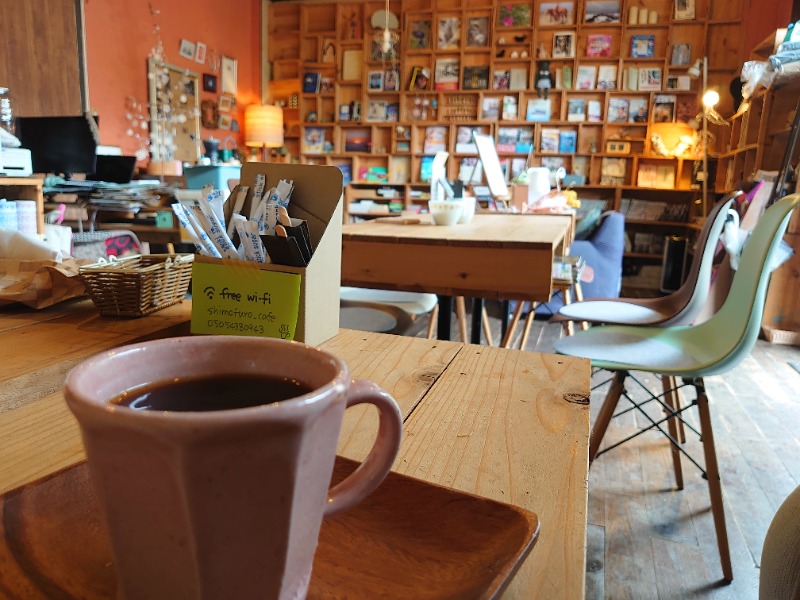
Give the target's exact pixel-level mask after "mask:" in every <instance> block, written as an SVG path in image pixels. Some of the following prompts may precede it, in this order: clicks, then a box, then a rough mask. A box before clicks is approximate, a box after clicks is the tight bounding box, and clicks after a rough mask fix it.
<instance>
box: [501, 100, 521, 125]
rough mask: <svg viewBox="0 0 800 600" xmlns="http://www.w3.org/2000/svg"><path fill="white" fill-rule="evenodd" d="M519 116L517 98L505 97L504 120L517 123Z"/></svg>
mask: <svg viewBox="0 0 800 600" xmlns="http://www.w3.org/2000/svg"><path fill="white" fill-rule="evenodd" d="M517 114H518V113H517V97H516V96H503V120H504V121H516V120H517Z"/></svg>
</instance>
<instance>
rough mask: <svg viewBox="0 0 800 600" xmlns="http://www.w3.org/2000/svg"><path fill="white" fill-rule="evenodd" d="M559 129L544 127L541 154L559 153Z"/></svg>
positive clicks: (540, 147) (540, 143) (540, 145)
mask: <svg viewBox="0 0 800 600" xmlns="http://www.w3.org/2000/svg"><path fill="white" fill-rule="evenodd" d="M558 133H559V131H558V129H553V128H552V127H542V139H541V140H540V141H539V152H558Z"/></svg>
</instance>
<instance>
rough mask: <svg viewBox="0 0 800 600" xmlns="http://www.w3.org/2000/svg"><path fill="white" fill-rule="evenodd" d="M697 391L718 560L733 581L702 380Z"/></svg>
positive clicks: (709, 420)
mask: <svg viewBox="0 0 800 600" xmlns="http://www.w3.org/2000/svg"><path fill="white" fill-rule="evenodd" d="M694 385H695V388H696V389H697V410H698V412H699V413H700V434H701V436H702V438H703V454H704V455H705V459H706V478H707V479H708V493H709V496H711V514H712V515H713V517H714V528H715V529H716V531H717V546H718V547H719V560H720V563H722V575H723V577H724V578H725V580H726V581H733V567H732V566H731V553H730V548H729V546H728V529H727V527H726V526H725V508H724V507H723V505H722V484H721V482H720V477H719V467H718V466H717V452H716V450H715V448H714V432H713V431H712V429H711V412H710V411H709V409H708V396H707V395H706V390H705V385H704V384H703V380H702V379H698V380H697V381H695V384H694Z"/></svg>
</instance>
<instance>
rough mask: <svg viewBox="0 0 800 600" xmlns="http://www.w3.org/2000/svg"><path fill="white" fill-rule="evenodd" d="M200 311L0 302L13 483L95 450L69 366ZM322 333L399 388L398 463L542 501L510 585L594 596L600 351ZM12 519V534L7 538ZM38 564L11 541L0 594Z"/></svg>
mask: <svg viewBox="0 0 800 600" xmlns="http://www.w3.org/2000/svg"><path fill="white" fill-rule="evenodd" d="M452 291H453V292H455V291H458V290H456V289H453V290H452ZM190 311H191V301H184V302H183V303H181V304H178V305H175V306H172V307H169V308H166V309H164V310H161V311H159V312H156V313H154V314H152V315H149V316H147V317H144V318H140V319H130V320H125V319H114V318H107V317H101V316H100V315H99V314H98V312H97V310H96V309H95V307H94V306H93V305H92V304H91V302H89V301H87V300H75V301H71V302H67V303H63V304H61V305H59V306H58V307H53V308H50V309H46V310H42V311H30V310H2V311H0V494H8V493H9V492H15V493H16V491H17V490H20V489H23V486H25V485H26V484H30V483H31V482H34V481H37V480H40V479H41V478H44V477H47V476H49V475H52V474H54V473H57V472H59V471H60V470H63V469H66V468H69V467H72V466H73V465H76V464H77V463H80V462H82V461H84V458H85V457H84V450H83V446H82V443H81V439H80V434H79V431H78V426H77V423H76V421H75V420H74V418H73V417H72V415H71V413H70V412H69V410H68V409H67V406H66V404H65V402H64V399H63V395H62V385H63V381H64V377H65V375H66V373H67V372H68V371H69V369H71V368H72V367H73V366H74V365H76V364H77V363H79V362H80V361H82V360H84V359H86V358H88V357H90V356H92V355H94V354H95V353H97V352H100V351H103V350H106V349H109V348H114V347H117V346H120V345H123V344H126V343H130V342H134V341H143V340H149V339H156V338H163V337H170V336H176V335H184V334H188V330H189V319H190ZM321 347H323V348H325V349H326V350H329V351H331V352H334V353H336V354H338V355H340V356H341V357H342V358H344V360H345V361H346V362H347V363H348V365H349V366H350V369H351V371H352V374H353V376H354V377H357V378H364V379H370V380H372V381H375V382H377V383H378V384H379V385H381V386H382V387H383V388H384V389H386V390H387V391H388V392H389V393H390V394H392V395H393V396H394V397H395V398H396V400H397V402H398V404H399V405H400V407H401V411H402V414H403V419H404V439H403V442H402V446H401V449H400V453H399V455H398V458H397V460H396V462H395V464H394V466H393V471H395V472H397V473H402V474H405V475H408V476H411V477H413V478H417V479H419V480H423V481H425V482H429V483H430V484H437V485H441V486H447V487H449V488H453V489H456V490H460V491H462V492H468V493H471V494H476V495H479V496H482V497H486V498H491V499H494V500H497V501H500V502H503V503H507V504H510V505H514V506H518V507H522V508H525V509H528V510H530V511H534V512H535V513H536V514H537V516H538V518H539V522H540V531H539V536H538V539H537V541H536V544H535V546H534V547H533V550H532V551H531V553H530V554H529V555H528V557H527V558H526V559H525V561H524V562H523V563H522V565H521V566H520V568H519V570H518V571H517V573H516V574H515V576H514V577H513V580H512V581H511V582H510V585H509V587H508V588H507V589H506V591H505V592H504V597H506V598H519V599H526V600H527V599H530V598H569V599H574V598H582V597H583V596H584V585H585V568H586V526H587V512H586V511H587V495H588V488H587V474H588V440H589V406H588V398H589V373H590V368H589V363H588V361H584V360H582V359H576V358H571V357H566V356H557V355H549V354H540V353H532V352H520V351H516V350H505V349H500V348H488V347H485V346H476V345H470V344H463V343H458V342H449V341H437V340H427V339H421V338H412V337H400V336H391V335H383V334H374V333H365V332H361V331H352V330H340V333H339V334H338V335H336V336H335V337H333V338H332V339H330V340H328V341H326V342H325V343H323V344H322V345H321ZM109 376H110V377H111V376H113V373H110V374H109ZM373 412H374V411H371V410H369V408H367V407H359V406H356V407H353V408H351V409H349V410H348V411H347V412H346V415H345V421H344V424H343V428H342V433H341V437H340V444H339V449H338V451H339V454H340V455H342V456H344V457H349V458H351V459H355V460H361V459H363V458H364V457H365V456H366V454H367V452H368V450H369V448H370V447H371V445H372V442H373V437H374V432H375V430H376V426H377V416H376V415H375V414H373ZM53 510H58V507H53ZM2 512H3V505H2V501H0V517H2ZM3 523H4V522H3V519H2V518H0V542H4V541H5V542H7V540H4V538H5V537H7V536H8V531H7V530H5V529H4V524H3ZM463 526H464V527H470V523H464V525H463ZM4 558H5V559H6V560H5V562H4ZM42 568H43V569H44V571H45V572H43V573H42V574H41V575H42V577H43V579H44V580H46V582H47V585H55V584H54V583H53V581H52V580H51V579H49V578H48V574H47V573H46V569H47V567H46V566H45V567H42ZM31 569H32V566H31V564H23V565H21V564H17V563H14V561H13V560H8V557H7V556H6V557H4V556H3V555H2V552H0V595H3V597H11V598H14V597H15V582H17V581H23V580H24V581H28V580H29V579H31ZM34 579H35V578H34ZM48 589H50V588H48ZM23 596H25V597H30V596H27V595H25V594H22V595H20V596H17V597H23ZM42 596H43V597H52V596H49V595H48V594H47V593H44V594H42ZM33 597H35V596H33Z"/></svg>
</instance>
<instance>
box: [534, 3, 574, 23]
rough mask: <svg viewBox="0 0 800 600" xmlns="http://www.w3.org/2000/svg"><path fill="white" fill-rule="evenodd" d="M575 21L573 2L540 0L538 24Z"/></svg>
mask: <svg viewBox="0 0 800 600" xmlns="http://www.w3.org/2000/svg"><path fill="white" fill-rule="evenodd" d="M574 22H575V3H574V2H542V3H541V4H540V5H539V25H540V26H541V25H572V24H573V23H574Z"/></svg>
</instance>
